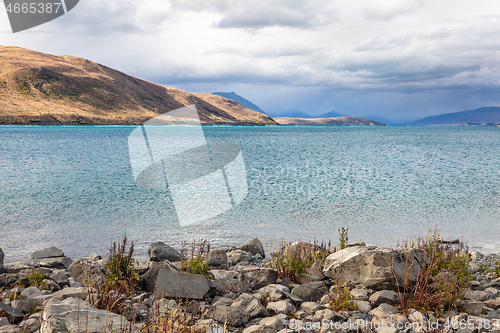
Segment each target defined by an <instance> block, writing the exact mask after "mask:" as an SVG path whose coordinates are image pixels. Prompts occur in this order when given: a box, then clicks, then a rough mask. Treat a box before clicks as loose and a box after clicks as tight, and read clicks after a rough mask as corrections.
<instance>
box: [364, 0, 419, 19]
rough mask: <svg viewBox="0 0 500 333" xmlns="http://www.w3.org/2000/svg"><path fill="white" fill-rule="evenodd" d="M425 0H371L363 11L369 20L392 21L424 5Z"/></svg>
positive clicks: (366, 3)
mask: <svg viewBox="0 0 500 333" xmlns="http://www.w3.org/2000/svg"><path fill="white" fill-rule="evenodd" d="M424 4H425V2H424V0H405V1H400V0H369V1H366V2H365V7H364V8H363V9H362V13H363V16H364V18H365V19H367V20H381V21H392V20H394V19H395V18H397V17H399V16H403V15H405V14H408V13H411V12H413V11H415V10H417V9H419V8H422V7H423V6H424Z"/></svg>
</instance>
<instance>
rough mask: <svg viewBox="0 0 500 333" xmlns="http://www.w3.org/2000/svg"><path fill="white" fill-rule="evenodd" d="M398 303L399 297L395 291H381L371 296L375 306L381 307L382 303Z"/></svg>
mask: <svg viewBox="0 0 500 333" xmlns="http://www.w3.org/2000/svg"><path fill="white" fill-rule="evenodd" d="M397 301H399V295H398V293H397V292H395V291H394V290H380V291H377V292H375V293H373V294H372V295H371V296H370V302H371V303H372V305H373V306H379V305H380V304H382V303H391V304H394V303H396V302H397Z"/></svg>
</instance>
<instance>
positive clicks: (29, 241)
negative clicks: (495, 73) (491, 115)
mask: <svg viewBox="0 0 500 333" xmlns="http://www.w3.org/2000/svg"><path fill="white" fill-rule="evenodd" d="M134 128H135V127H29V126H26V127H9V126H1V127H0V247H1V248H2V249H3V251H4V252H5V261H6V262H13V261H19V260H24V259H28V258H29V257H30V254H31V252H32V251H34V250H38V249H42V248H44V247H48V246H51V245H55V246H57V247H59V248H61V249H62V250H63V251H64V252H65V254H66V255H67V256H70V257H72V258H76V257H81V256H86V255H88V254H90V253H92V252H97V253H100V254H103V255H105V254H106V253H107V251H108V249H109V245H110V242H111V240H112V239H113V240H119V239H121V237H122V235H123V234H124V233H126V234H127V235H128V237H129V238H130V239H131V240H133V241H134V244H135V247H136V254H137V255H136V257H137V258H140V259H144V258H146V249H147V247H148V245H149V244H150V243H151V242H154V241H163V242H165V243H167V244H170V245H172V246H174V247H176V248H179V247H180V244H181V241H182V240H184V241H187V242H188V243H190V242H191V241H192V240H193V239H195V238H196V239H199V238H206V239H207V240H208V241H209V242H210V243H211V245H212V248H216V247H221V246H230V245H237V244H240V243H243V242H246V241H248V240H250V239H251V238H253V237H258V238H259V239H261V241H262V242H263V243H264V244H266V243H267V244H268V245H271V244H272V243H273V242H274V243H275V242H277V241H279V240H281V239H286V240H292V239H293V240H297V239H300V240H315V239H316V240H318V241H321V240H328V239H331V240H332V243H333V244H336V243H338V231H337V230H338V229H339V228H341V227H347V228H349V241H359V240H363V241H365V242H366V243H367V244H370V245H379V246H395V245H397V243H398V242H401V241H403V240H405V239H406V238H407V237H408V236H421V235H425V234H426V233H427V231H428V230H429V229H430V228H433V227H434V226H435V225H437V226H438V228H439V229H440V230H441V234H442V235H443V236H445V238H462V239H463V240H464V241H466V242H467V243H468V244H469V246H470V247H471V248H472V249H477V250H479V251H481V252H485V253H488V252H498V251H500V237H499V235H500V128H486V127H485V128H472V127H432V128H431V127H428V128H424V127H422V128H417V127H415V128H412V127H203V132H204V135H205V137H206V140H207V142H209V143H210V144H212V143H215V142H229V143H234V144H237V145H238V146H239V147H240V148H241V155H242V157H243V161H244V170H245V173H246V184H247V186H248V194H247V195H246V196H245V197H244V198H242V201H241V202H239V203H236V204H234V205H233V208H232V209H229V210H227V211H225V212H223V213H222V214H220V215H217V216H215V217H211V218H209V219H207V220H204V221H202V222H199V223H196V224H190V225H181V224H180V223H179V218H178V215H177V213H178V212H177V211H176V207H177V208H178V207H179V206H178V205H177V206H176V203H177V202H174V200H173V199H172V195H169V194H168V191H162V190H152V189H144V188H140V187H138V186H137V184H136V181H135V179H134V173H133V170H132V167H131V159H130V152H129V141H128V138H129V135H130V134H131V133H132V131H133V130H134ZM165 130H166V131H168V129H165ZM167 144H168V143H167ZM214 193H215V192H214ZM215 200H217V198H215Z"/></svg>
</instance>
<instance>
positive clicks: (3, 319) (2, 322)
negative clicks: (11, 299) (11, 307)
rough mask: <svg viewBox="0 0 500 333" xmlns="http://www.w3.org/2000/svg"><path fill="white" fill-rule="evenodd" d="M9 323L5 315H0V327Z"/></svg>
mask: <svg viewBox="0 0 500 333" xmlns="http://www.w3.org/2000/svg"><path fill="white" fill-rule="evenodd" d="M7 325H10V323H9V320H8V319H7V317H0V327H2V326H7Z"/></svg>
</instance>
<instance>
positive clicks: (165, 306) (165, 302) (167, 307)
mask: <svg viewBox="0 0 500 333" xmlns="http://www.w3.org/2000/svg"><path fill="white" fill-rule="evenodd" d="M177 308H178V305H177V302H176V301H175V300H173V299H166V298H160V299H159V300H157V301H155V302H154V303H153V305H152V306H151V316H152V317H159V316H167V315H168V314H169V313H170V312H172V311H173V310H175V309H177Z"/></svg>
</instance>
